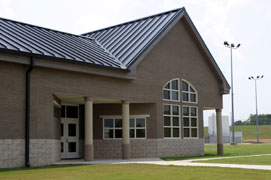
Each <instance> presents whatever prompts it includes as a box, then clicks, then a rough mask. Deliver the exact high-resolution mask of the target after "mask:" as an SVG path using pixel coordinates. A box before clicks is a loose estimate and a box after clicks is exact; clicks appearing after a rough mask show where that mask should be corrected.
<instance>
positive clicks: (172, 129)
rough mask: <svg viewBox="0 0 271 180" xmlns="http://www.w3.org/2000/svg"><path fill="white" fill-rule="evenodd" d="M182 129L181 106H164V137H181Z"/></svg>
mask: <svg viewBox="0 0 271 180" xmlns="http://www.w3.org/2000/svg"><path fill="white" fill-rule="evenodd" d="M180 127H181V124H180V106H179V105H172V104H164V137H165V138H179V137H181V136H180V134H181V133H180Z"/></svg>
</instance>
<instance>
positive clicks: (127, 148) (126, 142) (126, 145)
mask: <svg viewBox="0 0 271 180" xmlns="http://www.w3.org/2000/svg"><path fill="white" fill-rule="evenodd" d="M129 106H130V105H129V101H122V158H123V159H129V158H130V156H131V145H130V125H129V121H130V118H129V116H130V109H129V108H130V107H129Z"/></svg>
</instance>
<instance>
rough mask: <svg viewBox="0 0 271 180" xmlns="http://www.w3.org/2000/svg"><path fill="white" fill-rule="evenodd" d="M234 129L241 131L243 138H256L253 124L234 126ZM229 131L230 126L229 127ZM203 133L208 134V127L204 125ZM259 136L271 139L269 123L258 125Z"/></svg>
mask: <svg viewBox="0 0 271 180" xmlns="http://www.w3.org/2000/svg"><path fill="white" fill-rule="evenodd" d="M234 130H235V131H242V132H243V140H244V141H246V140H249V141H250V140H253V139H254V140H256V138H257V130H256V126H253V125H244V126H234ZM230 131H231V127H230ZM204 134H208V127H204ZM259 137H260V140H261V139H270V140H271V125H259Z"/></svg>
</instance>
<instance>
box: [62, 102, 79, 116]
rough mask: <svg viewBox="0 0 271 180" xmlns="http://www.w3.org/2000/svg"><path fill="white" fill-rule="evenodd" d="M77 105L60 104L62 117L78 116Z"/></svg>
mask: <svg viewBox="0 0 271 180" xmlns="http://www.w3.org/2000/svg"><path fill="white" fill-rule="evenodd" d="M78 114H79V112H78V106H70V105H65V106H61V117H62V118H78Z"/></svg>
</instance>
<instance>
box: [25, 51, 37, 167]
mask: <svg viewBox="0 0 271 180" xmlns="http://www.w3.org/2000/svg"><path fill="white" fill-rule="evenodd" d="M34 64H35V60H34V57H33V56H31V59H30V66H29V68H28V69H27V71H26V82H25V166H26V167H30V161H29V144H30V138H29V131H30V128H29V125H30V123H29V114H30V75H31V74H30V73H31V71H32V69H33V68H34Z"/></svg>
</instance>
